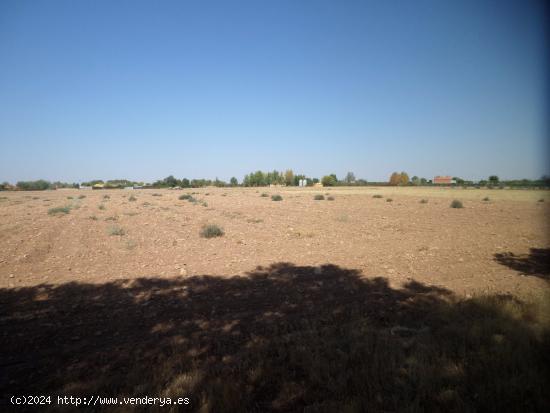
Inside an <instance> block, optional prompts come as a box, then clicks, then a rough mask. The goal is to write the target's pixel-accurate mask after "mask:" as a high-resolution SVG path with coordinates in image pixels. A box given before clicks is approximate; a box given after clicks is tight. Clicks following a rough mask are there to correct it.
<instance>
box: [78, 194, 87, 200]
mask: <svg viewBox="0 0 550 413" xmlns="http://www.w3.org/2000/svg"><path fill="white" fill-rule="evenodd" d="M84 198H86V195H79V196H78V199H84Z"/></svg>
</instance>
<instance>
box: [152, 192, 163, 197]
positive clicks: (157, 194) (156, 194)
mask: <svg viewBox="0 0 550 413" xmlns="http://www.w3.org/2000/svg"><path fill="white" fill-rule="evenodd" d="M151 196H162V194H159V193H158V192H155V193H154V194H151Z"/></svg>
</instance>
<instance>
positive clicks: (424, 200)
mask: <svg viewBox="0 0 550 413" xmlns="http://www.w3.org/2000/svg"><path fill="white" fill-rule="evenodd" d="M420 203H421V204H427V203H428V200H427V199H421V200H420Z"/></svg>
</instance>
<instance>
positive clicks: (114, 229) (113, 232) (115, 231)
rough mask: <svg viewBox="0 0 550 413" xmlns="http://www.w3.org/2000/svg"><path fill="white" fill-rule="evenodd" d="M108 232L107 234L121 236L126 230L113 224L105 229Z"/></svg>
mask: <svg viewBox="0 0 550 413" xmlns="http://www.w3.org/2000/svg"><path fill="white" fill-rule="evenodd" d="M107 232H108V234H109V235H119V236H122V235H124V234H126V231H124V229H123V228H121V227H119V226H117V225H113V226H112V227H109V229H108V230H107Z"/></svg>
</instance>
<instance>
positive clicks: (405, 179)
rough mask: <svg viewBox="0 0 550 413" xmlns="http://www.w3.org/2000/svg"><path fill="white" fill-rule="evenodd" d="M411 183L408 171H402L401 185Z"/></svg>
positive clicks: (400, 176)
mask: <svg viewBox="0 0 550 413" xmlns="http://www.w3.org/2000/svg"><path fill="white" fill-rule="evenodd" d="M408 183H409V175H408V174H407V172H401V174H400V175H399V185H407V184H408Z"/></svg>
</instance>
